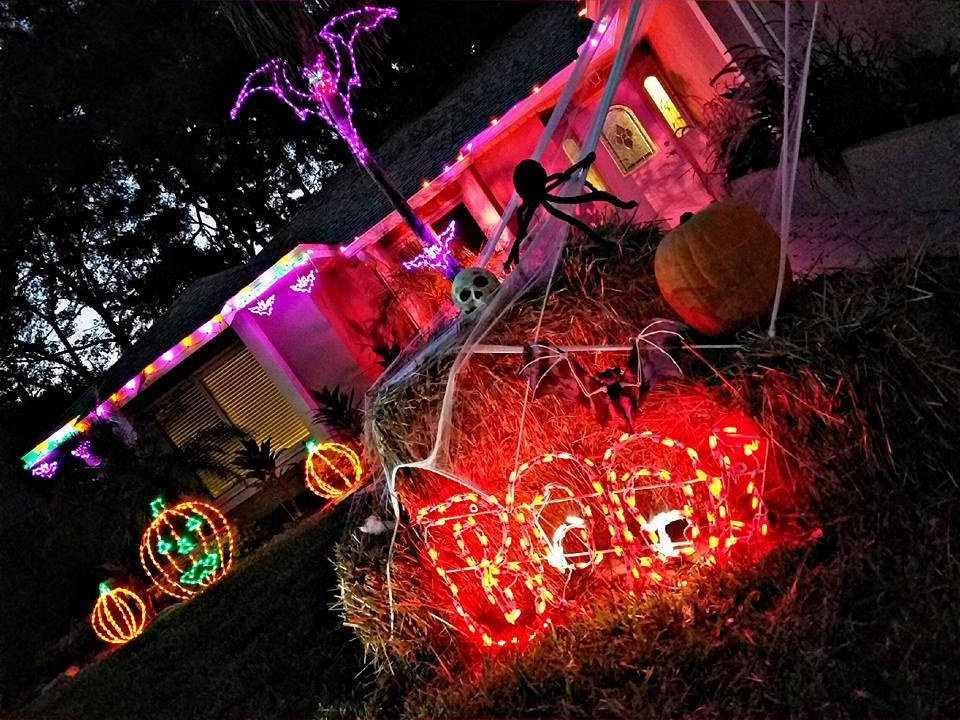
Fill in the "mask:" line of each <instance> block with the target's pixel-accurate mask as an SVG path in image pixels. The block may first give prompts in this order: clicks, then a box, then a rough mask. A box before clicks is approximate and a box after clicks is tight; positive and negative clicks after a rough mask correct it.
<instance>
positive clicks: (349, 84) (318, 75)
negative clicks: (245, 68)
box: [230, 6, 460, 280]
mask: <svg viewBox="0 0 960 720" xmlns="http://www.w3.org/2000/svg"><path fill="white" fill-rule="evenodd" d="M396 17H397V11H396V9H394V8H380V7H371V6H368V7H363V8H358V9H356V10H351V11H349V12H346V13H343V14H342V15H337V16H336V17H334V18H333V19H331V20H330V21H329V22H328V23H327V24H326V25H324V26H323V28H322V29H321V30H320V32H319V33H317V40H318V44H319V45H320V50H319V51H318V52H317V53H316V55H314V57H313V60H312V61H310V62H307V63H305V64H304V65H303V66H302V67H300V68H298V69H295V68H292V67H291V66H290V63H288V62H287V61H286V60H285V59H283V58H274V59H273V60H270V61H268V62H267V63H265V64H264V65H262V66H260V67H259V68H257V69H256V70H254V71H253V72H252V73H250V74H249V75H247V79H246V81H245V82H244V84H243V89H242V90H241V91H240V94H239V95H238V96H237V101H236V102H235V103H234V105H233V108H232V109H231V110H230V117H231V119H236V117H237V115H238V114H239V112H240V108H241V107H243V104H244V103H245V102H246V101H247V99H248V98H250V96H252V95H255V94H257V93H269V94H271V95H273V96H274V97H276V98H277V99H278V100H280V101H281V102H283V103H284V104H286V105H287V107H289V108H290V109H291V110H292V111H293V113H294V115H296V116H297V117H298V118H299V119H300V120H301V121H305V120H306V119H307V118H308V117H310V116H311V115H314V116H316V117H319V118H320V119H321V120H323V121H324V122H325V123H327V125H329V126H330V127H331V128H332V129H333V130H334V131H335V132H336V133H337V134H338V135H339V136H340V137H341V138H343V140H344V141H345V142H346V143H347V145H348V146H349V147H350V152H351V153H352V154H353V157H354V158H355V159H356V161H357V163H358V164H359V165H360V166H361V167H362V168H363V169H364V170H366V171H367V173H368V174H369V175H370V178H371V179H372V180H373V181H374V183H376V184H377V186H378V187H379V188H380V190H381V192H383V194H384V195H385V196H386V197H387V199H388V200H389V201H390V204H391V205H393V207H394V208H395V209H396V211H397V213H398V214H399V215H400V218H401V219H402V220H403V222H404V223H406V224H407V226H408V227H409V228H410V230H412V231H413V234H414V235H415V236H416V238H417V239H418V240H419V241H420V245H421V246H422V248H423V251H422V252H421V253H420V254H418V255H417V256H416V257H414V258H413V259H412V260H410V261H409V262H407V263H404V267H406V268H407V269H408V270H416V269H422V268H429V269H433V270H437V271H438V272H440V273H441V274H442V275H443V276H444V277H446V278H447V279H448V280H453V278H454V276H455V275H456V274H457V273H458V272H459V271H460V265H459V263H458V262H457V260H456V258H454V256H453V253H452V252H451V249H450V243H451V242H452V241H453V233H454V229H455V225H454V223H452V222H451V223H450V225H448V226H447V228H446V229H445V230H444V231H443V232H442V233H441V234H440V235H437V234H436V233H434V232H433V231H432V230H431V229H430V228H429V227H427V225H426V224H425V223H424V222H423V220H421V219H420V217H419V216H418V215H417V213H416V212H415V211H414V210H413V208H412V207H410V203H409V202H407V198H406V196H405V195H404V194H403V193H402V192H400V190H399V189H398V188H397V186H396V183H394V182H393V180H392V179H391V178H390V177H389V175H388V174H387V172H386V171H385V170H384V169H383V168H382V167H380V165H379V164H378V163H377V162H376V159H375V158H374V157H373V156H372V155H371V153H370V152H369V151H368V150H367V147H366V145H364V144H363V141H362V140H361V139H360V136H359V135H358V134H357V129H356V128H355V127H354V126H353V105H352V104H351V94H352V92H353V89H354V88H358V87H360V74H359V72H358V71H357V59H356V55H355V54H354V47H353V46H354V43H355V42H356V40H357V38H358V36H359V35H360V33H361V32H369V31H371V30H373V29H375V28H376V27H377V26H378V25H380V23H381V22H383V20H384V19H386V18H396Z"/></svg>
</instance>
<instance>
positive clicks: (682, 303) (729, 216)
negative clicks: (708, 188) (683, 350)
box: [654, 200, 790, 335]
mask: <svg viewBox="0 0 960 720" xmlns="http://www.w3.org/2000/svg"><path fill="white" fill-rule="evenodd" d="M779 267H780V237H779V236H778V235H777V232H776V231H775V230H774V229H773V227H771V226H770V224H769V223H768V222H767V221H766V220H765V219H764V218H763V217H762V216H761V215H760V213H758V212H757V211H756V210H754V209H753V208H751V207H750V206H748V205H745V204H743V203H740V202H737V201H733V200H722V201H720V202H717V203H714V204H712V205H710V206H708V207H706V208H704V209H703V210H701V211H700V212H698V213H697V214H696V215H694V216H693V217H692V218H690V219H689V220H687V221H686V222H685V223H682V224H681V225H679V226H678V227H676V228H674V229H673V230H672V231H671V232H670V233H668V234H667V236H666V237H665V238H663V241H662V242H661V243H660V246H659V247H658V248H657V253H656V257H655V259H654V271H655V273H656V276H657V284H658V285H659V286H660V293H661V294H662V295H663V297H664V299H665V300H666V301H667V303H669V305H670V307H672V308H673V309H674V311H675V312H676V313H677V314H678V315H679V316H680V317H681V318H682V319H683V321H684V322H685V323H687V324H688V325H690V326H691V327H694V328H696V329H697V330H699V331H700V332H702V333H706V334H707V335H723V334H726V333H731V332H734V331H736V330H739V329H741V328H743V327H745V326H747V325H750V324H751V323H754V322H756V321H758V320H761V319H763V318H764V317H767V316H769V314H770V309H771V307H772V306H773V299H774V295H775V294H776V290H777V274H778V271H779ZM786 277H787V278H789V277H790V269H789V266H788V267H787V273H786Z"/></svg>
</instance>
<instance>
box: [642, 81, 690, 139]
mask: <svg viewBox="0 0 960 720" xmlns="http://www.w3.org/2000/svg"><path fill="white" fill-rule="evenodd" d="M643 87H644V89H645V90H646V91H647V94H648V95H650V99H651V100H653V104H654V105H656V106H657V110H659V111H660V114H661V115H663V119H664V120H666V121H667V125H669V126H670V129H671V130H672V131H673V134H674V135H676V136H677V137H683V134H684V133H685V132H686V131H687V130H688V129H689V128H688V127H687V123H686V122H685V121H684V119H683V115H681V114H680V111H679V110H678V109H677V106H676V105H675V104H674V102H673V100H671V99H670V96H669V95H668V94H667V91H666V90H665V89H664V87H663V84H662V83H661V82H660V79H659V78H657V76H656V75H647V77H646V79H645V80H644V81H643Z"/></svg>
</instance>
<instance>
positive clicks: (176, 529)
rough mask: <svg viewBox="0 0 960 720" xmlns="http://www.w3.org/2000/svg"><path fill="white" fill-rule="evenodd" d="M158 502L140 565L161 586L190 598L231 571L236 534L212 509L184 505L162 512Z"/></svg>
mask: <svg viewBox="0 0 960 720" xmlns="http://www.w3.org/2000/svg"><path fill="white" fill-rule="evenodd" d="M158 501H159V499H158ZM158 501H154V503H153V504H152V505H151V509H152V510H153V512H154V518H153V522H151V523H150V526H149V527H148V528H147V529H146V531H145V532H144V534H143V540H142V541H141V543H140V562H141V564H142V565H143V569H144V571H145V572H146V573H147V575H148V576H149V577H150V578H151V579H152V580H153V582H154V584H155V585H156V586H157V588H159V589H160V590H161V591H163V592H164V593H166V594H167V595H170V596H172V597H175V598H178V599H181V600H186V599H188V598H190V597H192V596H193V595H195V594H196V593H198V592H199V591H200V590H202V589H203V588H205V587H207V586H208V585H212V584H213V583H215V582H217V581H218V580H219V579H220V578H221V577H223V576H224V575H225V574H226V572H227V571H228V570H229V569H230V565H231V563H232V560H233V536H232V533H231V532H230V526H229V525H228V524H227V520H226V518H225V517H224V516H223V514H222V513H221V512H220V511H219V510H217V508H215V507H213V506H212V505H209V504H207V503H201V502H184V503H180V504H179V505H176V506H174V507H171V508H163V506H162V501H159V502H158Z"/></svg>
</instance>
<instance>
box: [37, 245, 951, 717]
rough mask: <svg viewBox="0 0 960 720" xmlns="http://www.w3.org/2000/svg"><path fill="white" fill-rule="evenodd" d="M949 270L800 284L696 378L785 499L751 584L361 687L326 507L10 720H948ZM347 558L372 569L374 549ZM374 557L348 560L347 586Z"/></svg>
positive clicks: (628, 608) (925, 268) (929, 261)
mask: <svg viewBox="0 0 960 720" xmlns="http://www.w3.org/2000/svg"><path fill="white" fill-rule="evenodd" d="M958 273H960V261H958V260H957V259H955V258H953V259H949V258H926V259H918V260H916V261H902V262H889V263H885V264H883V265H882V266H879V267H877V268H874V269H870V270H866V271H848V272H845V273H839V274H837V275H834V276H829V277H823V278H819V279H815V280H812V281H809V282H806V283H802V284H800V285H798V286H797V288H796V290H795V294H794V296H793V298H792V301H791V305H790V310H789V312H788V313H787V314H786V315H785V316H784V318H783V320H782V326H781V331H780V334H779V335H778V337H777V339H775V340H768V339H767V338H765V337H761V336H757V335H747V334H744V335H743V336H742V337H741V340H742V342H743V343H744V348H743V350H742V352H739V353H737V354H735V355H734V356H731V357H729V358H728V359H727V360H725V364H724V365H722V366H720V367H719V368H718V369H719V371H720V372H721V373H722V374H723V376H724V377H725V378H728V379H729V382H731V383H732V386H733V387H734V388H735V389H736V391H737V393H738V394H739V395H740V396H741V399H742V400H743V402H744V404H745V405H746V406H747V407H750V408H751V409H752V411H753V412H754V413H755V415H756V416H757V417H760V416H763V417H766V418H767V419H768V420H770V422H772V423H773V424H774V425H775V430H776V433H775V435H776V437H778V438H780V439H781V440H782V442H783V443H784V446H785V451H787V452H789V453H790V455H791V457H792V458H793V462H794V463H795V464H796V467H797V471H798V475H797V477H798V479H799V480H800V481H802V482H801V485H802V487H801V489H802V490H803V496H804V499H803V508H802V512H803V517H804V522H805V523H806V524H805V527H806V528H807V529H808V530H809V534H808V537H806V539H805V540H804V541H803V542H800V543H798V544H797V545H796V546H791V547H788V548H786V549H782V550H781V551H779V552H775V553H773V554H771V555H770V556H768V557H767V558H766V559H765V560H764V561H763V562H761V563H760V564H759V565H757V566H755V567H752V568H750V569H748V570H746V571H743V572H741V573H738V574H736V575H733V574H728V573H723V572H716V573H711V574H710V575H709V576H708V577H705V578H704V580H703V582H702V583H697V584H696V585H695V586H693V585H692V586H691V587H690V588H689V589H687V590H684V591H683V592H653V593H650V594H647V595H644V596H642V597H639V598H637V599H635V600H628V599H626V598H622V597H621V599H620V600H619V601H618V603H617V604H616V606H615V607H611V606H610V605H604V604H602V603H598V604H597V606H596V607H595V609H594V614H593V617H592V619H591V620H590V621H589V622H587V621H580V622H578V623H575V624H573V625H571V626H569V627H564V628H559V629H557V630H555V631H554V632H553V633H551V634H550V635H549V636H548V637H546V638H545V639H544V640H543V642H542V643H540V644H539V645H536V646H535V647H533V648H531V649H530V651H529V652H528V653H526V654H524V655H521V656H519V657H515V658H509V657H507V658H504V659H503V660H500V661H497V662H493V663H489V664H487V665H485V666H483V667H481V668H479V669H478V668H476V667H472V666H471V665H470V664H469V663H465V662H463V657H462V653H461V652H460V651H459V649H458V647H457V645H456V644H455V643H448V645H447V646H446V648H445V649H425V648H428V645H429V642H427V641H428V640H429V639H430V638H422V639H423V640H424V642H423V643H422V644H421V646H417V645H415V644H411V645H410V647H413V649H412V650H410V651H409V652H405V653H395V654H394V656H393V657H391V658H390V659H389V667H390V670H389V671H387V670H384V671H383V672H381V673H380V675H379V676H378V677H374V676H373V673H372V671H371V670H364V667H365V666H364V662H363V651H362V649H361V644H360V642H359V641H358V640H357V639H356V637H355V635H354V631H353V630H351V629H348V628H345V627H344V626H343V624H342V618H341V617H340V615H339V613H337V612H336V611H333V610H331V605H332V604H333V602H334V600H335V593H336V589H337V577H336V574H335V572H334V568H333V565H332V562H331V558H333V557H334V554H335V553H334V545H335V543H336V542H337V541H338V540H340V539H341V538H342V537H343V535H344V532H343V530H344V527H345V523H346V519H345V518H346V517H347V511H346V510H345V509H340V510H338V511H337V512H336V513H334V514H332V515H325V516H317V517H314V518H312V519H310V520H308V521H306V522H304V523H303V524H302V525H301V526H299V527H298V528H296V529H294V530H292V531H290V532H288V533H287V534H285V535H283V536H280V537H278V538H275V539H274V540H273V541H272V542H271V543H270V544H268V545H267V546H265V547H263V548H261V549H260V550H259V551H257V552H256V553H254V554H253V555H251V556H249V557H248V558H245V559H244V560H243V561H242V562H241V563H240V564H239V566H238V567H237V568H235V569H234V571H233V572H232V573H231V574H230V575H228V576H227V577H226V578H225V579H224V580H223V581H222V582H220V583H219V584H218V585H216V586H214V587H212V588H210V589H209V590H208V591H206V592H205V593H204V594H203V595H201V596H200V597H198V598H195V599H194V600H192V601H190V602H189V603H185V604H184V605H182V606H181V607H179V608H178V609H176V610H174V611H172V612H170V613H168V614H166V615H164V616H162V617H160V618H158V619H157V620H156V621H155V622H154V623H153V624H152V625H151V626H150V627H149V628H148V630H147V631H146V632H145V633H144V635H143V636H142V637H141V638H138V639H137V640H135V641H133V642H131V643H130V644H129V645H127V646H125V647H122V648H120V649H119V650H118V651H116V652H115V653H114V654H113V655H111V656H110V657H109V658H107V659H106V660H105V661H103V662H101V663H99V664H97V665H95V666H91V667H89V668H87V669H85V670H84V671H83V672H82V673H81V674H80V675H79V676H78V677H76V678H75V679H74V680H73V681H70V682H68V683H66V684H64V685H63V686H61V687H60V688H58V689H55V690H53V691H52V692H51V693H50V694H48V695H47V696H46V697H45V698H43V699H42V700H41V701H38V702H37V703H35V705H34V706H33V707H32V708H29V709H28V711H27V712H25V713H23V714H24V715H25V716H31V717H32V716H37V715H43V716H49V717H64V718H66V717H69V718H130V717H137V718H164V719H167V718H208V717H209V718H214V717H215V718H281V717H282V718H288V717H298V718H303V717H330V718H332V717H353V716H357V715H372V716H375V717H383V716H407V717H435V716H436V717H439V716H444V717H673V716H684V717H688V716H696V717H887V718H921V717H938V718H939V717H944V718H947V717H960V689H958V688H960V684H958V683H957V677H958V668H960V612H958V609H957V608H958V605H957V603H958V601H960V540H958V539H960V474H958V470H957V468H958V465H957V446H958V442H960V441H958V438H960V412H958V407H960V312H958V311H957V308H958V307H960V291H958V289H957V284H956V280H957V277H960V275H958ZM784 382H785V383H786V384H783V383H784ZM361 516H362V515H361ZM364 543H365V544H367V545H372V546H376V547H377V548H379V549H378V552H380V553H381V555H383V554H385V553H383V550H384V548H385V543H386V540H385V539H384V538H383V537H382V536H380V537H375V538H374V537H371V538H367V539H365V541H364ZM377 543H379V545H377ZM354 547H359V544H357V543H355V542H354V541H352V540H351V541H347V542H345V543H344V544H342V545H341V550H344V549H346V551H350V548H354ZM376 557H378V555H376V554H371V553H368V554H367V555H365V556H363V557H360V558H358V559H357V562H358V564H362V565H363V567H362V570H363V572H362V573H361V574H362V575H363V576H364V577H365V578H367V579H368V580H369V579H370V578H375V576H376V573H377V572H378V570H377V567H376V562H375V559H376ZM360 561H362V563H361V562H360ZM411 582H412V583H413V586H412V588H411V597H420V596H421V595H422V592H421V590H420V588H419V586H418V585H417V584H416V583H417V582H418V581H416V580H413V581H411ZM370 587H378V588H381V590H382V583H379V584H377V583H371V584H370ZM395 587H397V586H396V585H395ZM365 597H366V596H365ZM359 599H364V598H363V597H360V598H359ZM367 599H368V600H369V602H368V604H367V605H366V607H368V608H370V611H371V613H372V614H373V615H374V616H376V615H377V613H379V615H380V616H383V615H384V614H385V611H384V607H385V603H384V602H383V601H382V599H378V596H376V595H370V596H369V597H367ZM418 607H419V606H418ZM434 610H437V609H434V608H431V611H434ZM398 612H399V610H398ZM437 612H441V611H440V610H437ZM355 622H357V621H355ZM380 622H381V625H382V622H383V621H382V620H381V621H380ZM373 623H374V621H373V620H369V621H368V624H369V625H370V627H374V625H373ZM369 629H370V628H369V627H368V630H369ZM373 635H374V637H375V638H379V639H380V641H382V642H384V643H385V642H386V633H383V632H381V633H374V634H373ZM366 637H367V642H368V645H372V644H373V643H371V642H370V633H368V634H367V636H366ZM416 640H417V638H416V637H413V638H412V639H411V643H415V641H416ZM395 647H396V646H395ZM372 651H373V650H372ZM380 659H381V660H383V659H384V656H381V657H380ZM368 672H369V673H370V674H366V673H368Z"/></svg>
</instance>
